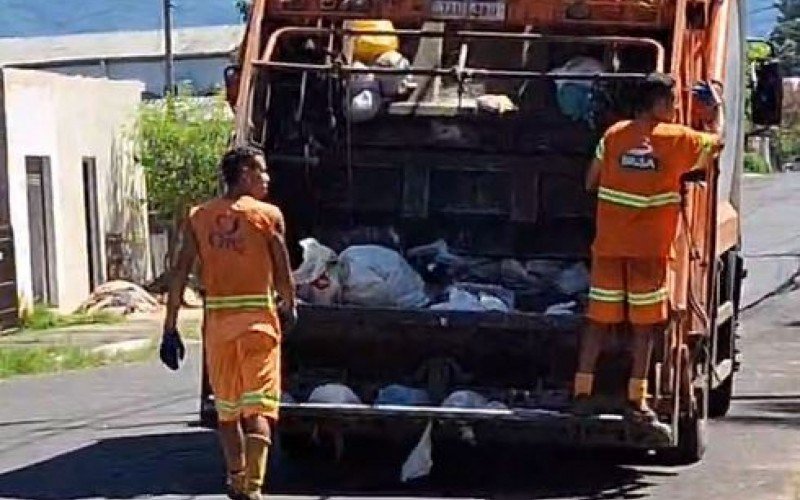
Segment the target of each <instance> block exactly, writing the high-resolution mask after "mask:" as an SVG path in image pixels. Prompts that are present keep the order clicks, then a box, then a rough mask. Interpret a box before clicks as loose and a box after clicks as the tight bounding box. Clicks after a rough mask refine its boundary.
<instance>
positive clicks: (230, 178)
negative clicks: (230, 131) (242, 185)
mask: <svg viewBox="0 0 800 500" xmlns="http://www.w3.org/2000/svg"><path fill="white" fill-rule="evenodd" d="M262 154H263V153H262V152H261V151H259V150H258V149H256V148H254V147H252V146H238V147H235V148H233V149H231V150H229V151H228V152H227V153H225V155H224V156H223V157H222V161H221V162H220V170H221V171H222V178H223V180H224V181H225V184H226V185H228V187H231V186H235V185H236V183H238V182H239V179H240V178H241V176H242V167H246V166H248V165H249V164H250V162H252V161H253V160H254V159H255V158H256V157H258V156H261V155H262Z"/></svg>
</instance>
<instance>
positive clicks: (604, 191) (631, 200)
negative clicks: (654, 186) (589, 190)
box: [597, 187, 681, 208]
mask: <svg viewBox="0 0 800 500" xmlns="http://www.w3.org/2000/svg"><path fill="white" fill-rule="evenodd" d="M597 197H598V198H599V199H600V200H603V201H605V202H608V203H614V204H615V205H622V206H625V207H631V208H654V207H663V206H665V205H673V204H679V203H680V202H681V195H680V193H677V192H675V191H670V192H667V193H659V194H654V195H650V196H646V195H640V194H633V193H626V192H625V191H617V190H615V189H609V188H606V187H601V188H600V189H599V190H598V192H597Z"/></svg>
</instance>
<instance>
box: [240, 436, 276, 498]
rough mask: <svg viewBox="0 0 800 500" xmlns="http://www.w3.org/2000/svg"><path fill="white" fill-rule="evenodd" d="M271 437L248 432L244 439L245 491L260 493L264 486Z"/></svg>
mask: <svg viewBox="0 0 800 500" xmlns="http://www.w3.org/2000/svg"><path fill="white" fill-rule="evenodd" d="M269 444H270V442H269V438H267V436H262V435H261V434H248V435H247V436H246V437H245V440H244V452H245V457H246V462H245V493H247V494H253V493H260V492H261V488H262V487H263V486H264V476H265V475H266V473H267V460H268V458H269Z"/></svg>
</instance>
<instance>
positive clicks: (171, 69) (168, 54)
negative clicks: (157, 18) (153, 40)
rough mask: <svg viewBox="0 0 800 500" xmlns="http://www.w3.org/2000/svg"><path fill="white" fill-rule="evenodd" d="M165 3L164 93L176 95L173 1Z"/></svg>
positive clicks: (165, 0) (168, 0)
mask: <svg viewBox="0 0 800 500" xmlns="http://www.w3.org/2000/svg"><path fill="white" fill-rule="evenodd" d="M163 2H164V91H165V92H168V93H171V94H174V93H175V90H176V89H175V64H174V57H173V54H172V0H163Z"/></svg>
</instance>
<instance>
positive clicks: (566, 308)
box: [544, 300, 578, 316]
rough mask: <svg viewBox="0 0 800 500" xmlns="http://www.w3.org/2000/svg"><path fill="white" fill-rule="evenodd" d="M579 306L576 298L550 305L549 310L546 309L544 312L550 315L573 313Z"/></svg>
mask: <svg viewBox="0 0 800 500" xmlns="http://www.w3.org/2000/svg"><path fill="white" fill-rule="evenodd" d="M577 306H578V303H577V302H575V301H574V300H573V301H571V302H562V303H560V304H553V305H552V306H550V307H548V308H547V311H545V312H544V313H545V314H547V315H549V316H557V315H562V314H573V313H574V312H575V308H576V307H577Z"/></svg>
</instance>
